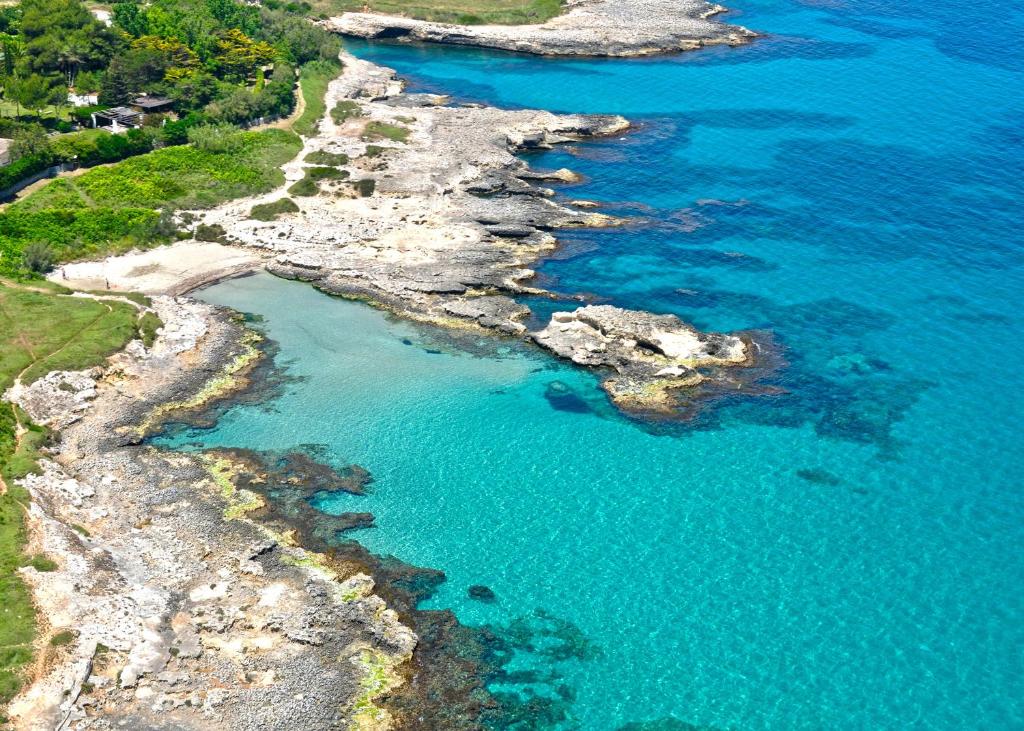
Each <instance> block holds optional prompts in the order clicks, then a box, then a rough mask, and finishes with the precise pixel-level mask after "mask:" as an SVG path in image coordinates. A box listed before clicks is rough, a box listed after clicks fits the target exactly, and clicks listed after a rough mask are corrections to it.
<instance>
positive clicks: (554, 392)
mask: <svg viewBox="0 0 1024 731" xmlns="http://www.w3.org/2000/svg"><path fill="white" fill-rule="evenodd" d="M544 398H545V400H546V401H547V402H548V403H549V404H551V408H553V409H554V410H555V411H568V412H569V413H572V414H589V413H591V412H593V409H591V408H590V405H589V404H588V403H587V402H586V401H584V400H583V399H582V398H581V397H580V396H578V395H576V393H575V392H574V391H573V390H572V389H571V388H570V387H569V386H568V385H567V384H565V383H563V382H562V381H551V383H549V384H548V385H547V387H546V388H545V389H544Z"/></svg>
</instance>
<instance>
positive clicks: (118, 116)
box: [95, 107, 142, 125]
mask: <svg viewBox="0 0 1024 731" xmlns="http://www.w3.org/2000/svg"><path fill="white" fill-rule="evenodd" d="M95 114H96V116H97V117H102V118H103V119H109V120H111V121H113V122H117V123H118V124H124V125H128V124H137V123H138V121H139V117H140V116H142V114H141V112H138V111H136V110H134V109H129V108H128V107H111V108H110V109H104V110H103V111H102V112H96V113H95Z"/></svg>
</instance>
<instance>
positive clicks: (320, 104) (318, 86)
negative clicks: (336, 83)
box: [292, 61, 341, 137]
mask: <svg viewBox="0 0 1024 731" xmlns="http://www.w3.org/2000/svg"><path fill="white" fill-rule="evenodd" d="M340 73H341V64H340V63H330V62H327V61H313V62H311V63H307V64H306V65H305V66H303V67H302V68H301V69H299V90H300V91H301V92H302V99H303V103H304V104H305V107H304V109H303V111H302V114H301V115H299V118H298V119H296V120H295V122H294V123H293V124H292V129H293V130H295V131H296V132H298V133H299V134H300V135H302V136H304V137H312V136H314V135H315V134H316V128H317V124H318V123H319V122H320V120H321V119H323V116H324V113H325V112H326V111H327V102H326V101H325V100H324V96H325V95H326V94H327V84H329V83H330V82H331V80H332V79H335V78H337V77H338V74H340Z"/></svg>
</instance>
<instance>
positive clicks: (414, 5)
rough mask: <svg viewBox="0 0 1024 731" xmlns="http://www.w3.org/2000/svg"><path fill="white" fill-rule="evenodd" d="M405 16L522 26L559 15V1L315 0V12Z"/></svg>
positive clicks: (323, 13) (441, 21) (560, 10)
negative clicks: (368, 12) (363, 11)
mask: <svg viewBox="0 0 1024 731" xmlns="http://www.w3.org/2000/svg"><path fill="white" fill-rule="evenodd" d="M365 7H369V8H370V10H371V11H372V12H375V13H387V14H389V15H405V16H408V17H411V18H420V19H422V20H433V21H437V22H439V23H458V24H460V25H481V24H494V25H524V24H528V23H543V22H544V21H545V20H549V19H551V18H553V17H555V16H556V15H558V14H559V13H561V12H562V3H561V0H416V2H411V3H410V2H405V0H365V1H364V0H316V2H314V3H313V10H314V12H316V13H318V14H320V15H327V16H330V15H337V14H339V13H343V12H346V11H353V12H360V11H362V10H363V9H364V8H365Z"/></svg>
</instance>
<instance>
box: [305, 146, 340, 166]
mask: <svg viewBox="0 0 1024 731" xmlns="http://www.w3.org/2000/svg"><path fill="white" fill-rule="evenodd" d="M306 162H308V163H310V164H311V165H334V166H338V165H347V164H348V155H346V154H345V153H343V152H327V151H325V150H313V152H311V153H309V154H308V155H306Z"/></svg>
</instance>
